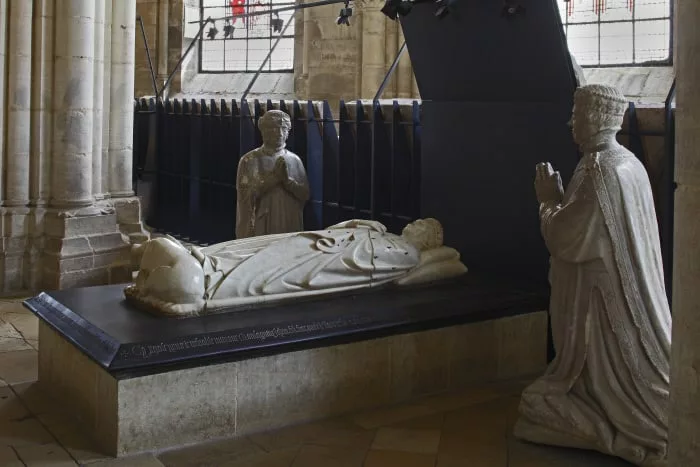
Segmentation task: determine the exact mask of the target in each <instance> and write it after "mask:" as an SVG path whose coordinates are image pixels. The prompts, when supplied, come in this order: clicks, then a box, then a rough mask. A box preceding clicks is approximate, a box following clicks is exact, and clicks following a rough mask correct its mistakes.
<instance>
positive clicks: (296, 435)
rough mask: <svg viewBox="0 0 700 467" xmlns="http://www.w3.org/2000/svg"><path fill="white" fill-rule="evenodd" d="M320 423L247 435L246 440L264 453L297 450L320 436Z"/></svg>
mask: <svg viewBox="0 0 700 467" xmlns="http://www.w3.org/2000/svg"><path fill="white" fill-rule="evenodd" d="M321 430H322V428H321V425H320V423H306V424H303V425H294V426H290V427H287V428H282V429H279V430H275V431H270V432H266V433H257V434H253V435H249V436H248V438H249V439H250V440H251V441H253V442H254V443H255V444H257V445H258V446H260V447H262V448H263V449H264V450H266V451H277V450H280V449H289V448H298V447H300V446H301V445H302V444H305V443H307V442H309V441H312V440H313V439H314V438H316V437H318V436H320V435H321Z"/></svg>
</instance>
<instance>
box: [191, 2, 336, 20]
mask: <svg viewBox="0 0 700 467" xmlns="http://www.w3.org/2000/svg"><path fill="white" fill-rule="evenodd" d="M345 2H346V0H320V1H318V2H310V3H302V4H300V5H292V6H286V7H282V8H274V9H271V10H265V11H253V12H251V13H244V14H242V15H231V16H222V17H220V18H209V20H208V21H221V20H227V19H233V18H247V17H249V16H261V15H269V14H271V13H280V12H282V11H290V10H295V11H296V10H303V9H305V8H313V7H317V6H323V5H334V4H336V3H345ZM196 23H199V21H190V22H189V24H196Z"/></svg>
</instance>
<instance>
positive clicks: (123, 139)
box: [109, 0, 136, 198]
mask: <svg viewBox="0 0 700 467" xmlns="http://www.w3.org/2000/svg"><path fill="white" fill-rule="evenodd" d="M135 33H136V0H117V1H113V2H112V58H111V60H112V72H111V80H112V82H111V90H110V91H111V97H110V109H109V127H110V129H109V131H110V135H109V166H110V173H109V175H110V177H109V191H110V194H111V196H112V198H123V197H129V196H133V195H134V191H133V188H132V153H133V136H134V126H133V120H134V57H135V48H134V47H135V41H136V34H135Z"/></svg>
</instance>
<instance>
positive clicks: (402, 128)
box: [134, 99, 421, 244]
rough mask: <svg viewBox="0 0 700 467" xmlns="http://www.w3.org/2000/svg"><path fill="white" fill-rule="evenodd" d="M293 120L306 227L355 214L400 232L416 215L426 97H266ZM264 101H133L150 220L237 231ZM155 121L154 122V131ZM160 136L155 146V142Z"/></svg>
mask: <svg viewBox="0 0 700 467" xmlns="http://www.w3.org/2000/svg"><path fill="white" fill-rule="evenodd" d="M273 108H275V109H280V110H283V111H285V112H287V113H288V114H289V115H290V116H291V119H292V129H291V131H290V134H289V139H288V140H287V149H289V150H290V151H292V152H294V153H296V154H297V155H298V156H299V157H300V158H301V160H302V161H303V163H304V166H305V167H306V172H307V176H308V179H309V185H310V192H311V198H310V201H309V203H307V207H306V211H305V225H304V227H305V228H306V229H321V228H323V227H325V226H328V225H331V224H334V223H336V222H339V221H341V220H343V219H348V218H365V219H377V220H380V221H381V222H383V223H384V224H385V225H387V227H388V228H389V229H390V230H392V231H395V232H396V231H400V229H401V228H403V226H404V225H406V223H408V222H410V221H411V220H413V219H415V218H417V217H418V211H419V177H420V165H419V164H420V147H421V144H420V105H419V104H418V102H413V103H412V105H411V106H400V105H399V104H398V103H397V102H393V103H392V104H391V105H381V104H380V103H379V102H378V101H375V102H374V103H373V104H367V103H361V102H359V101H358V102H355V103H350V104H346V103H345V102H342V101H341V102H340V105H339V113H338V115H339V118H337V119H336V118H334V116H333V115H332V113H331V108H330V105H329V104H328V102H325V101H324V102H322V103H314V102H305V103H302V102H299V101H296V100H295V101H293V102H291V103H287V102H285V101H282V102H278V103H277V102H276V103H274V104H273V102H272V101H267V102H266V104H265V110H269V109H273ZM263 113H264V110H263V105H262V104H261V103H260V102H259V101H257V100H255V101H253V103H252V105H251V104H249V103H248V102H246V101H245V100H241V101H240V102H237V101H235V100H234V101H224V100H222V101H219V102H217V101H214V100H211V101H205V100H201V101H194V100H192V101H179V100H177V99H175V100H172V101H171V100H165V101H156V100H155V99H149V100H145V99H141V100H138V101H136V102H135V122H134V129H135V131H134V167H135V178H136V179H138V180H151V181H152V182H153V184H152V185H151V188H150V189H149V190H148V191H149V193H139V194H140V195H141V196H147V197H149V198H150V200H149V203H148V204H149V205H150V208H149V209H148V218H147V223H148V224H149V226H150V227H152V228H154V229H156V230H157V231H161V232H165V233H169V234H171V235H174V236H176V237H180V238H183V239H185V240H187V241H189V242H192V243H200V244H211V243H216V242H221V241H225V240H230V239H233V238H234V232H235V217H236V170H237V167H238V161H239V159H240V157H241V156H242V155H244V154H245V153H247V152H248V151H250V150H252V149H254V148H256V147H258V146H259V145H260V144H262V137H261V135H260V132H259V131H258V129H257V121H258V119H259V118H260V117H261V116H262V114H263ZM154 125H155V131H154ZM154 142H155V147H154V146H153V145H154Z"/></svg>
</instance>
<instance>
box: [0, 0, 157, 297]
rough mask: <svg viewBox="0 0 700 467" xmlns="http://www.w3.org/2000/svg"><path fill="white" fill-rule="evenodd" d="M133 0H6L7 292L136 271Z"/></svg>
mask: <svg viewBox="0 0 700 467" xmlns="http://www.w3.org/2000/svg"><path fill="white" fill-rule="evenodd" d="M135 2H136V0H95V1H83V2H71V3H70V8H67V7H65V8H54V5H55V2H54V1H52V0H35V1H33V2H32V1H14V0H13V1H10V0H0V80H6V81H5V82H0V128H1V129H2V131H0V147H2V157H0V168H1V169H2V176H0V294H12V293H19V292H23V291H27V290H36V289H39V288H48V289H55V288H64V287H70V286H75V285H94V284H100V283H105V282H109V281H117V280H125V279H128V278H129V277H130V264H129V242H130V238H131V239H132V240H136V241H140V240H142V239H143V238H144V234H143V231H142V229H141V223H140V212H139V202H138V199H136V198H134V197H133V191H132V186H131V179H132V175H131V171H132V146H133V103H132V102H133V92H132V90H133V88H134V85H133V80H134V38H135V34H134V32H135V17H136V14H135V13H136V3H135Z"/></svg>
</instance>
